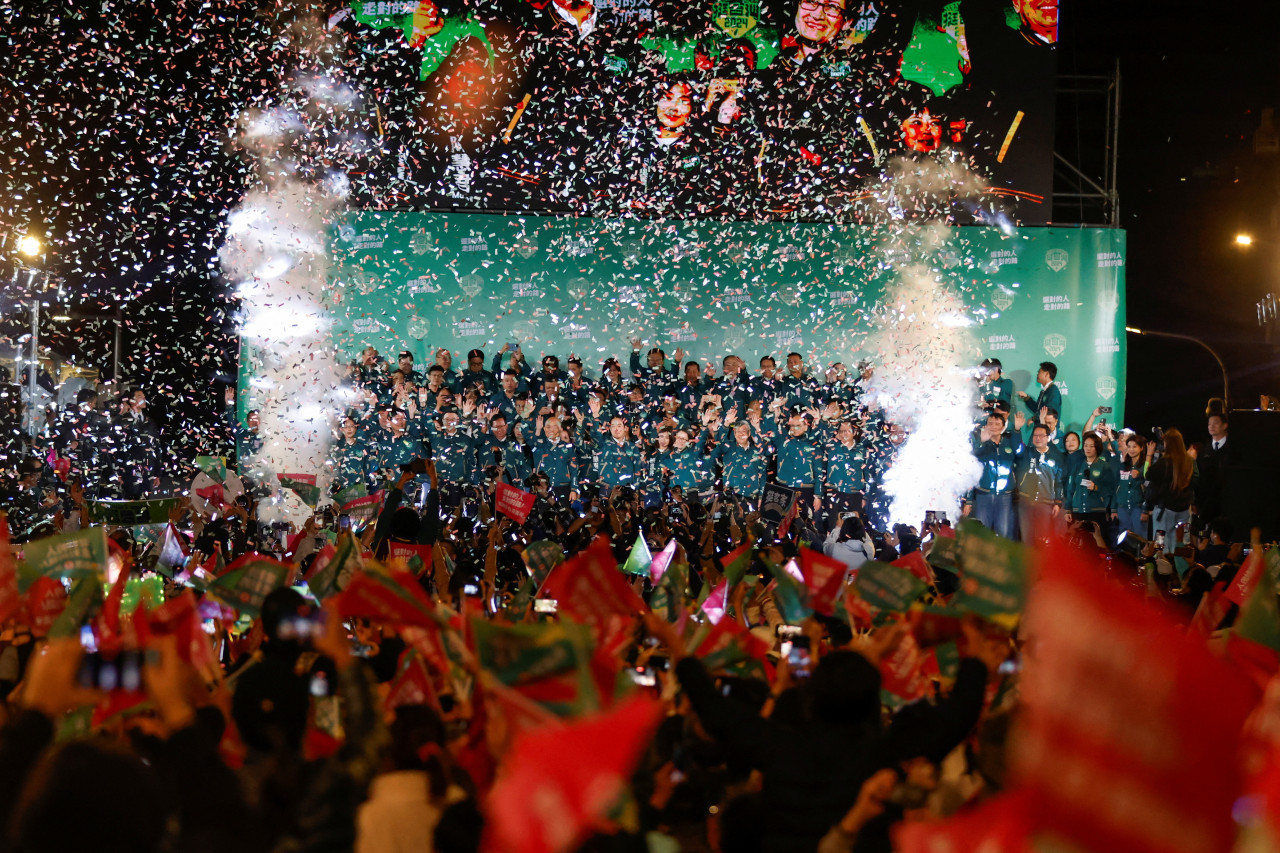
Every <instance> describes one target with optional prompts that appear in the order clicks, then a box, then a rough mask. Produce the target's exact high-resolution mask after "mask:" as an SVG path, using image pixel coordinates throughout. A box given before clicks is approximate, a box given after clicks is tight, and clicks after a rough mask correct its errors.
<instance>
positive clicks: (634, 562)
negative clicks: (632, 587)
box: [622, 530, 653, 575]
mask: <svg viewBox="0 0 1280 853" xmlns="http://www.w3.org/2000/svg"><path fill="white" fill-rule="evenodd" d="M652 565H653V557H652V556H651V555H650V553H649V543H648V542H646V541H644V531H643V530H641V531H639V532H637V533H636V541H635V544H633V545H632V546H631V553H630V554H628V555H627V561H626V562H625V563H623V564H622V570H623V571H624V572H626V573H627V574H629V575H647V574H649V568H650V567H651V566H652Z"/></svg>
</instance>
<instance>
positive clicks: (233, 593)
mask: <svg viewBox="0 0 1280 853" xmlns="http://www.w3.org/2000/svg"><path fill="white" fill-rule="evenodd" d="M292 571H293V566H292V565H290V564H289V563H282V562H280V561H279V560H273V559H271V558H270V557H264V556H262V555H261V554H256V553H253V554H245V555H244V556H243V557H241V558H240V559H238V560H236V561H235V562H233V563H232V564H231V565H229V566H227V570H226V572H224V573H223V574H222V575H221V576H220V577H219V578H218V579H217V580H215V581H214V582H213V583H211V584H209V594H210V595H212V596H214V597H215V598H217V599H218V600H219V601H222V602H224V603H226V604H228V605H230V606H231V607H234V608H235V609H236V610H239V611H240V612H241V613H243V614H245V615H246V616H250V617H252V618H254V619H257V618H258V617H259V616H260V615H262V602H263V601H264V600H265V599H266V597H267V596H268V595H270V594H271V593H272V592H274V591H276V590H277V589H279V588H280V587H282V586H284V585H285V583H286V582H287V581H288V579H289V573H290V572H292Z"/></svg>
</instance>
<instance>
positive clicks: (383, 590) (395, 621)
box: [338, 568, 436, 627]
mask: <svg viewBox="0 0 1280 853" xmlns="http://www.w3.org/2000/svg"><path fill="white" fill-rule="evenodd" d="M434 610H435V606H434V605H433V604H432V603H431V599H430V598H427V594H426V592H424V591H423V589H422V587H421V586H420V585H419V584H418V580H417V578H415V577H414V576H413V575H411V574H409V573H408V572H387V571H385V570H378V569H376V568H366V569H365V570H364V571H359V572H356V573H355V574H353V575H352V576H351V580H350V582H349V583H348V584H347V588H346V589H344V590H343V591H342V592H341V593H339V595H338V613H339V615H340V616H342V618H343V619H350V618H352V617H355V616H363V617H367V618H369V619H372V620H374V621H375V622H387V623H389V624H392V625H421V626H424V627H427V626H434V625H435V624H436V620H435V617H434V616H433V611H434Z"/></svg>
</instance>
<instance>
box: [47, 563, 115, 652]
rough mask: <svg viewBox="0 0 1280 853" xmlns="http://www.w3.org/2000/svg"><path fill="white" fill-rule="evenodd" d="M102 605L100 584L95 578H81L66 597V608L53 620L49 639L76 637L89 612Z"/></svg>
mask: <svg viewBox="0 0 1280 853" xmlns="http://www.w3.org/2000/svg"><path fill="white" fill-rule="evenodd" d="M101 603H102V583H101V581H99V580H98V579H97V578H92V577H82V578H80V579H79V580H77V581H76V582H75V583H74V584H72V586H71V595H69V596H68V597H67V606H66V607H65V608H63V610H62V612H61V613H60V614H58V618H57V619H55V620H53V625H52V626H50V628H49V637H50V639H57V638H59V637H76V636H79V634H80V626H81V625H83V624H84V621H85V619H87V618H88V617H89V614H90V612H92V611H93V609H94V608H95V607H97V606H98V605H100V604H101Z"/></svg>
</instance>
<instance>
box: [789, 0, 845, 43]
mask: <svg viewBox="0 0 1280 853" xmlns="http://www.w3.org/2000/svg"><path fill="white" fill-rule="evenodd" d="M844 7H845V0H800V3H799V4H798V5H797V6H796V33H797V34H798V35H799V37H800V42H801V44H802V45H805V47H807V48H809V49H816V48H818V47H821V46H822V45H824V44H826V43H827V42H829V41H831V40H832V39H834V38H835V37H836V36H837V35H838V34H839V32H840V30H841V28H842V27H844ZM806 42H807V45H806V44H805V43H806Z"/></svg>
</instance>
